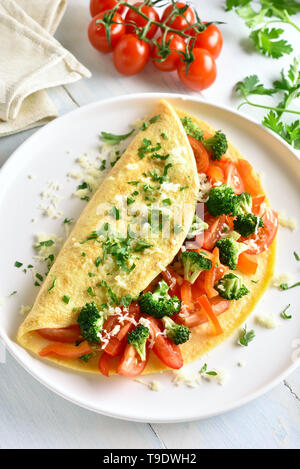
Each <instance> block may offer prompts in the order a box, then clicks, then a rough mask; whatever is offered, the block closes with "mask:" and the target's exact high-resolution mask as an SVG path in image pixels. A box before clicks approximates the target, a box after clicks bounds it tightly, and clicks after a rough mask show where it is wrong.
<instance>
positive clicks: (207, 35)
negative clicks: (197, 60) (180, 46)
mask: <svg viewBox="0 0 300 469" xmlns="http://www.w3.org/2000/svg"><path fill="white" fill-rule="evenodd" d="M222 46H223V37H222V34H221V31H220V30H219V28H218V27H217V26H216V25H215V24H211V25H209V26H207V28H206V29H205V30H204V31H203V32H202V33H198V34H197V36H196V41H195V45H194V47H197V48H200V49H205V50H207V51H208V52H209V53H210V54H211V55H212V57H213V58H214V59H217V58H218V57H219V55H220V53H221V50H222Z"/></svg>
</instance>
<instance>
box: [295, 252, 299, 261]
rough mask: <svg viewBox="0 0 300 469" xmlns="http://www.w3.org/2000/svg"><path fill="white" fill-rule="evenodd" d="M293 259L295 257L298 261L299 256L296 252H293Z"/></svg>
mask: <svg viewBox="0 0 300 469" xmlns="http://www.w3.org/2000/svg"><path fill="white" fill-rule="evenodd" d="M294 257H295V259H296V261H300V256H299V254H297V253H296V251H294Z"/></svg>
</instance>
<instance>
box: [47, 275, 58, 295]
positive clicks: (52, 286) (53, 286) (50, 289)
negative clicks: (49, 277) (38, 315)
mask: <svg viewBox="0 0 300 469" xmlns="http://www.w3.org/2000/svg"><path fill="white" fill-rule="evenodd" d="M56 283H57V280H56V277H54V279H53V282H52V285H51V287H50V288H49V290H48V293H51V291H52V290H53V288H55V286H56Z"/></svg>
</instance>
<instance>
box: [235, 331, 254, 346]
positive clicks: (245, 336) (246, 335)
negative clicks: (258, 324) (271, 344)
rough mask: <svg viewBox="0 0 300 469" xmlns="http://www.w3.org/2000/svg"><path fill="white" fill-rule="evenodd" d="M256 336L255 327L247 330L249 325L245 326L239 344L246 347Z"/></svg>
mask: <svg viewBox="0 0 300 469" xmlns="http://www.w3.org/2000/svg"><path fill="white" fill-rule="evenodd" d="M254 337H255V332H254V330H253V329H251V331H249V332H248V331H247V326H245V327H244V328H243V329H242V331H241V334H240V339H239V342H238V343H239V345H243V346H244V347H248V345H249V342H251V341H252V340H253V339H254Z"/></svg>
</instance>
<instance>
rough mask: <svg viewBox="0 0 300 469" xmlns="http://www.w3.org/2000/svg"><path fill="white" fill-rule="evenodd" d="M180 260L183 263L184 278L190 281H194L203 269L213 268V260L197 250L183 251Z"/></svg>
mask: <svg viewBox="0 0 300 469" xmlns="http://www.w3.org/2000/svg"><path fill="white" fill-rule="evenodd" d="M180 261H181V262H182V263H183V268H184V278H185V280H188V281H189V282H190V283H194V282H195V280H196V279H197V278H198V277H199V275H200V274H201V272H203V270H210V269H211V268H212V262H211V260H210V259H208V258H207V257H205V256H202V254H198V253H197V252H195V251H184V252H182V253H181V254H180Z"/></svg>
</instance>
